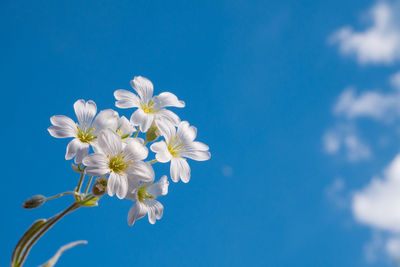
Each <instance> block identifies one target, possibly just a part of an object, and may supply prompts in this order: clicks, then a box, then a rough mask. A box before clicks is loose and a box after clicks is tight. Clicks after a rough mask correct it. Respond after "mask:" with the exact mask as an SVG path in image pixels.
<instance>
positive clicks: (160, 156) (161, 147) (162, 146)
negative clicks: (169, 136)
mask: <svg viewBox="0 0 400 267" xmlns="http://www.w3.org/2000/svg"><path fill="white" fill-rule="evenodd" d="M150 149H151V151H153V152H154V153H156V159H157V161H159V162H162V163H165V162H168V161H170V160H171V159H172V155H171V153H169V151H168V147H167V144H166V143H165V142H164V141H159V142H155V143H154V144H152V145H151V146H150Z"/></svg>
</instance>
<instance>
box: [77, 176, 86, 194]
mask: <svg viewBox="0 0 400 267" xmlns="http://www.w3.org/2000/svg"><path fill="white" fill-rule="evenodd" d="M84 177H85V173H84V172H82V173H81V176H80V177H79V183H78V187H77V188H76V189H75V192H77V193H80V192H81V187H82V183H83V178H84Z"/></svg>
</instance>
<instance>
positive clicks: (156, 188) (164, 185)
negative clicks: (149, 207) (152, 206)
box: [147, 175, 169, 197]
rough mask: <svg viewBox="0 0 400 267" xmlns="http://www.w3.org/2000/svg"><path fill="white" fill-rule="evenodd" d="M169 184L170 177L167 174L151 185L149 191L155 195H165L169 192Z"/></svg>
mask: <svg viewBox="0 0 400 267" xmlns="http://www.w3.org/2000/svg"><path fill="white" fill-rule="evenodd" d="M168 186H169V182H168V178H167V176H166V175H164V176H163V177H161V178H160V180H158V181H157V182H156V183H154V184H152V185H150V186H149V187H148V188H147V192H148V193H149V194H150V195H152V196H154V197H159V196H165V195H166V194H168Z"/></svg>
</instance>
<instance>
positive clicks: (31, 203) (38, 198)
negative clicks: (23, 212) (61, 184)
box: [22, 195, 47, 209]
mask: <svg viewBox="0 0 400 267" xmlns="http://www.w3.org/2000/svg"><path fill="white" fill-rule="evenodd" d="M46 199H47V198H46V197H45V196H42V195H35V196H33V197H31V198H29V199H27V200H25V202H24V203H22V207H23V208H24V209H34V208H37V207H39V206H41V205H43V203H44V202H46Z"/></svg>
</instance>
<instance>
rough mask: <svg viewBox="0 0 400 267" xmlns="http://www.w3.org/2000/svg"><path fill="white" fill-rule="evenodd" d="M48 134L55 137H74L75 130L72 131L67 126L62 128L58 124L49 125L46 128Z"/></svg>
mask: <svg viewBox="0 0 400 267" xmlns="http://www.w3.org/2000/svg"><path fill="white" fill-rule="evenodd" d="M47 131H49V133H50V135H51V136H53V137H55V138H67V137H76V130H75V131H74V132H73V131H71V129H69V128H64V127H60V126H50V127H49V128H47Z"/></svg>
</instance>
